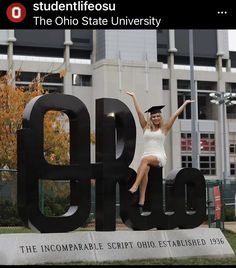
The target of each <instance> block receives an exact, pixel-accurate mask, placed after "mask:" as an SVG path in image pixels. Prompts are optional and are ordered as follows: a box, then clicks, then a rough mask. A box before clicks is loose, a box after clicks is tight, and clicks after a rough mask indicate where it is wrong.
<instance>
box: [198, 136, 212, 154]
mask: <svg viewBox="0 0 236 268" xmlns="http://www.w3.org/2000/svg"><path fill="white" fill-rule="evenodd" d="M200 149H201V152H206V153H209V152H215V134H210V133H201V134H200Z"/></svg>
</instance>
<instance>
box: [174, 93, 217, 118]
mask: <svg viewBox="0 0 236 268" xmlns="http://www.w3.org/2000/svg"><path fill="white" fill-rule="evenodd" d="M189 99H191V93H190V91H179V92H178V107H180V106H181V105H182V104H183V103H184V102H185V101H186V100H189ZM215 106H216V105H214V106H213V105H210V96H209V93H207V92H198V119H201V120H207V119H208V120H212V119H215V116H216V110H215V109H216V107H215ZM179 118H180V119H191V105H188V106H186V108H185V109H184V111H183V112H182V113H181V114H180V115H179Z"/></svg>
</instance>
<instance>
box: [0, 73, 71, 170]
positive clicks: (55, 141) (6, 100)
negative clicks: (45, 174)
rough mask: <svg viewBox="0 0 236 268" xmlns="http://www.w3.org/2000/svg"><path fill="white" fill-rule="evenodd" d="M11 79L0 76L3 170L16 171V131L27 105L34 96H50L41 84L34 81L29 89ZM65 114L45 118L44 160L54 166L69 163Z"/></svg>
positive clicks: (1, 164) (48, 114) (58, 113)
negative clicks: (17, 85) (12, 83)
mask: <svg viewBox="0 0 236 268" xmlns="http://www.w3.org/2000/svg"><path fill="white" fill-rule="evenodd" d="M9 79H10V77H9V75H8V74H7V75H5V76H3V77H0V168H3V167H4V166H7V167H9V168H11V169H15V168H16V164H17V159H16V157H17V153H16V152H17V151H16V150H17V146H16V131H17V130H18V129H20V128H21V127H22V115H23V111H24V108H25V106H26V104H27V103H28V102H29V101H30V100H31V99H32V98H34V97H36V96H39V95H42V94H47V92H44V90H43V86H42V83H40V82H39V83H38V82H37V81H36V80H34V81H32V83H31V84H30V85H29V87H28V88H25V87H14V86H12V85H9V84H8V81H9ZM66 118H67V116H65V115H64V114H63V113H61V112H58V111H49V112H47V113H46V115H45V118H44V137H45V138H44V153H45V159H46V160H47V161H48V162H49V163H52V164H68V163H69V134H68V131H67V130H66V127H64V126H65V125H66V124H67V123H68V119H66Z"/></svg>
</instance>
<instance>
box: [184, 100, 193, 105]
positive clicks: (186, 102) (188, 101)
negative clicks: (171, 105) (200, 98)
mask: <svg viewBox="0 0 236 268" xmlns="http://www.w3.org/2000/svg"><path fill="white" fill-rule="evenodd" d="M193 102H195V100H186V101H185V102H184V104H185V105H188V104H189V103H193Z"/></svg>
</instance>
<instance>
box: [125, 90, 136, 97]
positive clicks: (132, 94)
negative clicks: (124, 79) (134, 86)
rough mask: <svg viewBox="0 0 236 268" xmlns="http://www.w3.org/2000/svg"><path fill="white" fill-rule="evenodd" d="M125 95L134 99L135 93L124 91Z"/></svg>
mask: <svg viewBox="0 0 236 268" xmlns="http://www.w3.org/2000/svg"><path fill="white" fill-rule="evenodd" d="M126 93H127V94H128V95H129V96H131V97H135V93H134V92H133V91H132V92H131V91H126Z"/></svg>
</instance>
